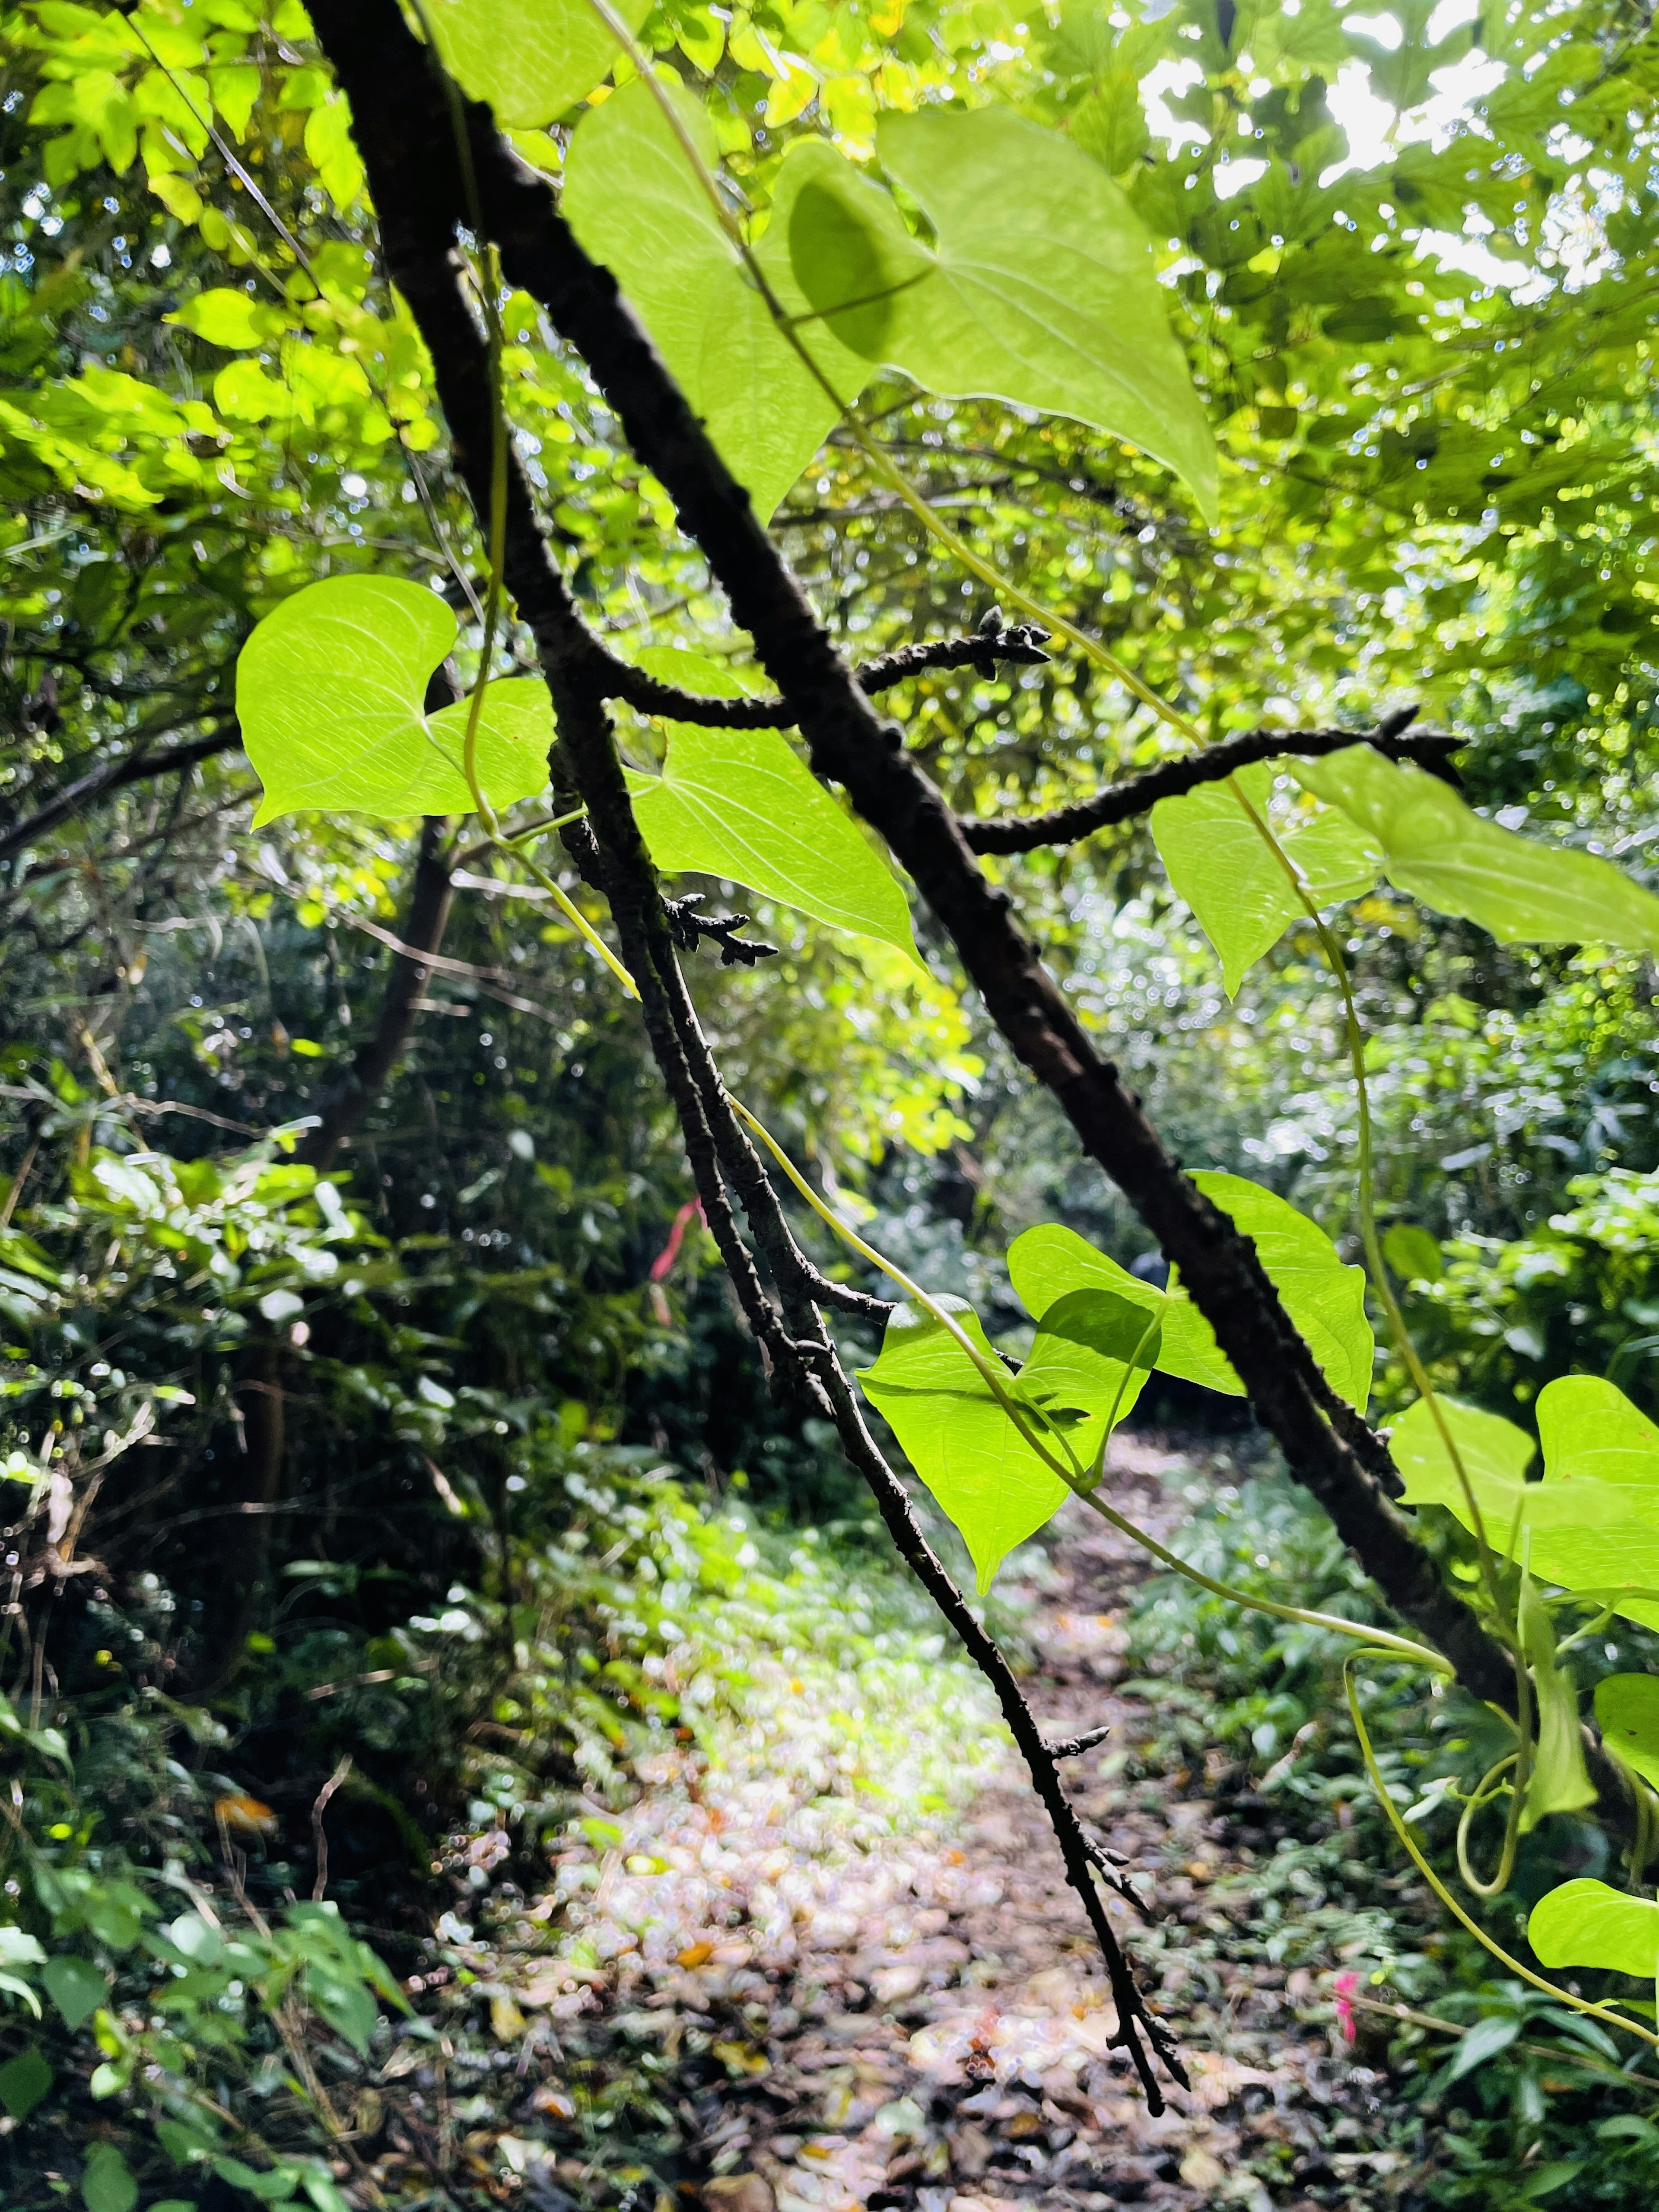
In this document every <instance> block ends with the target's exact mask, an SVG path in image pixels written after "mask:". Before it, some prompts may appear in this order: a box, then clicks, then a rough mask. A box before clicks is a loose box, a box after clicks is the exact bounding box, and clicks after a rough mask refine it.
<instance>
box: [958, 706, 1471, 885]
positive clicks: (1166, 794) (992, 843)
mask: <svg viewBox="0 0 1659 2212" xmlns="http://www.w3.org/2000/svg"><path fill="white" fill-rule="evenodd" d="M1407 720H1409V717H1407ZM1404 729H1405V723H1404V722H1403V721H1401V720H1399V719H1398V718H1395V719H1393V720H1389V721H1385V722H1383V723H1382V724H1380V725H1379V726H1377V727H1376V728H1375V729H1371V730H1246V731H1244V732H1243V733H1242V734H1241V735H1240V736H1238V737H1236V738H1224V739H1223V741H1222V742H1221V744H1216V745H1209V746H1206V749H1205V750H1204V751H1202V752H1201V753H1188V754H1187V755H1185V756H1184V757H1182V759H1179V760H1168V761H1159V762H1158V765H1157V766H1156V767H1155V768H1149V769H1145V770H1143V772H1142V773H1141V774H1140V775H1132V776H1126V777H1125V779H1124V780H1123V781H1122V782H1121V783H1114V784H1109V785H1108V786H1107V787H1106V789H1105V790H1104V791H1101V792H1097V793H1096V794H1095V796H1094V797H1093V798H1092V799H1082V800H1079V803H1078V804H1077V805H1075V806H1058V807H1056V808H1055V809H1054V811H1053V812H1052V813H1050V814H1030V815H1026V816H1024V817H1007V816H999V817H996V818H995V819H994V820H991V821H983V822H981V821H974V820H972V819H970V818H969V817H967V816H963V817H961V819H962V833H963V837H964V838H965V839H966V840H967V842H968V844H969V847H970V848H972V850H973V851H975V853H1030V852H1034V851H1035V850H1036V848H1037V847H1038V846H1040V845H1071V844H1074V843H1075V842H1077V840H1078V839H1079V837H1088V836H1092V835H1093V834H1094V832H1095V831H1096V830H1097V829H1109V828H1110V827H1111V826H1112V824H1113V823H1118V822H1132V821H1133V820H1134V819H1135V817H1137V816H1138V815H1142V814H1146V813H1147V812H1149V811H1150V810H1151V809H1152V807H1154V806H1156V805H1157V804H1158V800H1159V799H1180V798H1182V797H1183V796H1184V795H1185V794H1186V793H1188V792H1189V791H1196V790H1198V789H1199V788H1200V786H1201V785H1203V784H1206V783H1221V782H1224V781H1225V780H1226V778H1227V777H1228V776H1230V775H1237V773H1238V771H1239V769H1242V768H1249V766H1250V765H1251V764H1252V763H1254V762H1256V761H1266V760H1286V759H1293V760H1322V759H1323V758H1324V757H1325V756H1326V755H1327V754H1328V753H1335V752H1341V751H1343V750H1346V747H1348V746H1349V745H1374V746H1375V747H1376V750H1377V751H1378V752H1380V753H1382V754H1383V755H1384V757H1386V758H1388V759H1389V760H1395V761H1414V762H1415V763H1417V765H1418V766H1419V768H1425V769H1428V771H1429V773H1430V774H1431V775H1437V776H1439V777H1441V778H1442V779H1443V781H1446V782H1448V783H1455V781H1457V779H1456V776H1455V774H1454V772H1453V770H1452V768H1451V765H1450V757H1451V755H1452V754H1453V753H1454V752H1455V751H1457V750H1458V749H1459V747H1460V746H1462V744H1464V743H1465V740H1464V739H1463V738H1459V737H1455V736H1453V735H1451V734H1450V733H1449V732H1445V731H1442V730H1414V731H1413V732H1411V733H1410V734H1409V735H1405V734H1402V732H1404Z"/></svg>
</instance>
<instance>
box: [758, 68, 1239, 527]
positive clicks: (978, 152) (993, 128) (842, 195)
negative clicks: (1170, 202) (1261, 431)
mask: <svg viewBox="0 0 1659 2212" xmlns="http://www.w3.org/2000/svg"><path fill="white" fill-rule="evenodd" d="M876 155H877V159H878V161H879V162H880V164H881V166H882V167H883V168H884V170H885V171H886V173H887V174H888V175H889V176H890V177H891V178H892V179H893V180H894V182H895V183H896V185H899V186H901V187H902V189H903V190H904V191H906V192H908V194H909V196H910V197H911V198H912V199H914V201H915V204H917V206H919V207H920V208H921V211H922V213H923V214H924V215H925V216H927V220H928V222H929V224H930V225H931V227H932V229H933V239H934V246H933V252H931V253H930V252H925V251H924V250H922V249H921V248H919V247H918V246H915V244H913V243H910V242H909V241H907V240H904V238H903V235H902V232H900V231H899V230H898V229H897V228H896V224H895V223H894V222H893V220H892V218H891V216H885V217H873V218H872V212H871V210H872V202H871V200H870V199H869V197H868V196H866V194H864V193H862V192H855V191H851V190H849V189H848V188H847V187H845V186H844V185H843V186H839V187H838V186H837V185H835V184H833V183H830V182H829V181H828V180H827V179H824V177H823V168H824V166H825V165H824V164H823V162H822V161H819V162H817V163H816V164H815V174H814V177H813V180H812V185H811V189H810V190H808V189H803V190H802V191H800V192H799V193H798V196H797V197H796V198H795V200H794V202H793V206H792V208H791V210H790V211H789V215H788V223H789V232H788V236H789V250H790V258H791V260H792V263H793V268H794V273H795V280H796V283H798V284H799V287H800V289H801V291H802V292H803V293H804V294H805V297H806V298H807V299H808V300H809V301H811V306H812V309H813V312H814V313H816V314H817V315H820V316H822V317H823V319H824V321H825V322H826V323H827V325H828V326H829V329H830V331H832V332H833V333H834V335H835V336H836V337H837V338H838V339H839V340H841V342H842V343H843V344H844V345H846V346H847V347H848V348H849V349H851V350H852V351H854V352H856V353H860V354H862V355H863V356H865V357H866V359H867V360H868V361H869V362H871V363H872V365H874V364H876V363H883V362H885V363H890V364H891V365H892V366H893V367H895V368H899V369H902V371H903V372H904V373H905V374H907V375H908V376H909V377H911V378H912V379H913V380H915V382H916V383H917V384H919V385H920V386H921V388H922V389H923V391H925V392H939V393H942V394H945V396H947V397H951V398H987V399H1001V400H1005V401H1006V402H1008V403H1010V404H1013V405H1016V406H1024V407H1033V408H1036V410H1038V411H1039V412H1041V413H1044V414H1050V415H1067V416H1073V418H1074V419H1075V420H1076V421H1078V422H1083V423H1086V424H1088V425H1089V426H1090V427H1091V428H1094V429H1097V430H1102V431H1106V432H1108V433H1109V434H1111V435H1114V436H1116V437H1120V438H1122V439H1124V440H1125V441H1127V442H1128V443H1129V444H1131V445H1135V446H1139V447H1141V448H1142V449H1143V450H1144V451H1145V452H1146V453H1150V454H1152V456H1153V457H1154V458H1155V459H1158V460H1161V461H1163V462H1164V463H1165V464H1167V465H1169V466H1170V468H1172V469H1173V470H1175V471H1176V473H1177V474H1178V475H1180V476H1182V477H1185V479H1186V480H1187V482H1188V483H1189V484H1190V485H1191V487H1192V489H1193V491H1194V495H1195V496H1196V499H1197V501H1198V505H1199V508H1200V513H1203V514H1204V515H1205V516H1206V520H1207V519H1212V517H1213V515H1214V513H1215V511H1216V502H1217V492H1216V464H1215V448H1214V442H1213V440H1212V436H1211V434H1210V428H1209V425H1208V423H1207V422H1206V420H1205V418H1204V415H1203V412H1202V410H1200V407H1199V405H1198V403H1197V401H1196V399H1195V398H1194V397H1193V394H1192V392H1191V387H1190V385H1189V383H1188V375H1187V371H1186V365H1185V363H1184V362H1183V361H1182V356H1181V353H1180V350H1179V349H1178V348H1177V347H1176V344H1175V343H1174V342H1173V340H1172V339H1171V338H1170V335H1169V331H1168V326H1167V324H1166V321H1165V313H1164V301H1163V299H1162V297H1161V295H1160V294H1159V290H1158V285H1157V283H1156V282H1155V281H1154V278H1153V275H1152V264H1151V259H1150V256H1149V254H1148V252H1147V240H1146V234H1145V232H1144V231H1143V230H1142V228H1141V227H1140V224H1139V222H1138V221H1137V220H1136V218H1135V216H1134V215H1133V212H1132V211H1131V209H1130V206H1129V204H1128V202H1127V199H1126V198H1125V197H1124V196H1123V194H1122V193H1121V191H1119V190H1118V188H1117V187H1116V185H1114V184H1112V183H1111V182H1110V181H1109V179H1107V178H1105V177H1103V175H1102V174H1101V173H1100V171H1099V169H1098V168H1097V166H1096V165H1095V164H1094V163H1093V162H1092V161H1089V160H1088V159H1087V157H1086V156H1085V155H1079V153H1078V152H1077V151H1076V150H1075V149H1073V147H1071V146H1070V145H1068V144H1067V143H1066V140H1065V139H1064V138H1062V137H1058V136H1057V135H1056V134H1055V133H1054V132H1052V131H1043V130H1040V129H1038V128H1037V127H1036V125H1033V124H1031V123H1030V122H1028V121H1027V120H1026V119H1025V118H1023V117H1021V116H1018V115H1014V114H1011V113H1009V112H1006V110H999V109H997V108H994V107H993V108H986V109H981V110H980V111H978V112H974V113H970V114H946V113H942V112H926V111H924V112H920V113H916V114H910V115H904V114H891V113H889V114H885V115H884V116H883V117H882V118H881V119H880V121H879V123H878V126H877V131H876ZM847 309H850V312H837V311H838V310H847ZM808 343H809V345H810V343H811V337H810V336H809V338H808Z"/></svg>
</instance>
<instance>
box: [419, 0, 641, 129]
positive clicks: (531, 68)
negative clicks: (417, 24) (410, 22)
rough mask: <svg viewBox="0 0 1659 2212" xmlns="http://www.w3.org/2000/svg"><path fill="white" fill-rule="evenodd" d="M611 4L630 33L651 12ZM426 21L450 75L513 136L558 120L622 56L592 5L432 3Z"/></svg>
mask: <svg viewBox="0 0 1659 2212" xmlns="http://www.w3.org/2000/svg"><path fill="white" fill-rule="evenodd" d="M612 4H613V5H614V7H615V9H616V12H617V15H621V16H622V17H623V19H624V20H625V21H626V22H627V25H628V27H629V30H630V31H637V30H638V29H639V27H640V25H641V23H642V22H643V21H645V19H646V16H647V15H648V14H649V12H650V0H612ZM423 20H424V21H428V22H429V23H430V24H431V26H432V35H433V37H434V38H435V40H436V41H437V46H438V52H440V54H441V55H442V57H443V62H444V67H445V68H446V69H447V70H448V71H449V73H450V75H451V76H453V77H454V78H455V79H456V81H457V82H458V83H459V84H461V85H463V86H465V88H466V90H467V91H468V92H470V93H471V94H472V97H473V98H474V99H475V100H488V101H489V105H490V106H491V107H492V108H493V109H494V110H495V120H496V121H497V122H498V123H501V124H505V125H507V128H508V129H509V130H520V131H531V130H536V129H538V128H539V126H540V125H543V124H545V123H554V122H556V121H557V120H558V118H559V117H560V116H562V115H563V114H565V113H566V112H568V110H569V109H571V108H573V107H574V106H575V105H576V102H577V101H578V100H586V97H587V95H588V94H589V93H590V92H592V89H593V88H594V86H595V85H596V84H602V83H603V82H604V81H605V78H606V77H608V76H610V74H611V70H613V69H614V68H615V66H616V64H617V61H618V59H619V58H620V57H621V53H622V49H621V47H620V46H618V45H617V41H616V40H615V39H614V38H613V37H612V36H611V33H610V32H609V31H608V30H607V29H606V27H605V23H604V21H602V20H601V18H600V17H599V15H597V14H596V13H595V12H594V10H593V9H592V8H591V7H589V5H588V4H587V0H427V4H426V9H425V12H424V17H423Z"/></svg>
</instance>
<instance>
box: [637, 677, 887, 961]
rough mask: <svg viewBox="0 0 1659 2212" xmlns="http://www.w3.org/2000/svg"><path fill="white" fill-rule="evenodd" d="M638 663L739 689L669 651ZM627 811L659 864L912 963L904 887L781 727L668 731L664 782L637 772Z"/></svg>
mask: <svg viewBox="0 0 1659 2212" xmlns="http://www.w3.org/2000/svg"><path fill="white" fill-rule="evenodd" d="M640 660H641V665H642V666H644V667H646V668H647V669H648V670H649V671H650V672H651V673H652V674H653V675H656V676H659V677H661V678H664V680H665V681H666V682H669V683H672V684H678V685H679V686H680V687H681V688H682V689H684V690H690V691H693V692H696V693H700V694H702V696H706V697H714V698H718V697H720V696H727V697H730V696H733V695H734V694H735V693H736V692H737V691H738V685H737V684H735V683H734V682H733V681H732V678H731V677H730V676H729V674H728V673H727V672H726V671H725V670H723V669H721V668H720V667H719V666H718V665H716V664H715V663H714V662H713V661H709V660H705V659H702V656H701V655H699V654H696V653H681V652H677V651H675V650H674V649H672V648H671V647H669V648H660V649H653V650H652V651H650V652H647V653H641V656H640ZM629 782H630V786H631V787H632V790H633V793H634V811H635V814H636V816H637V817H638V819H639V824H640V829H641V835H642V836H644V838H645V842H646V844H647V848H649V851H650V854H651V857H652V859H653V860H654V861H655V862H656V864H657V866H659V868H665V869H668V870H671V871H680V870H695V871H696V872H697V873H699V874H702V875H709V876H725V877H729V878H731V880H732V882H734V883H739V884H747V885H748V886H749V888H750V890H757V891H761V892H763V893H764V894H765V895H766V896H768V897H769V898H776V899H781V900H782V901H783V902H784V903H785V904H786V905H787V906H793V907H798V908H799V909H800V911H801V912H802V913H803V914H810V915H812V916H813V918H814V919H815V920H816V921H824V922H828V923H829V926H830V927H831V928H834V929H849V930H853V931H855V932H856V933H858V934H859V935H860V936H864V937H874V938H879V939H882V940H883V941H884V943H886V944H889V945H896V946H897V947H898V949H899V951H901V952H904V953H907V954H908V956H909V957H910V958H911V959H913V960H915V961H917V962H918V963H920V960H921V955H920V954H919V953H918V952H917V951H916V945H915V938H914V936H913V935H912V934H911V930H910V908H909V905H908V902H907V901H906V898H905V896H904V892H903V890H902V887H901V886H900V884H899V883H898V880H897V878H896V877H895V876H894V874H893V872H892V871H891V869H890V868H889V867H888V866H887V864H886V862H885V861H884V860H883V859H882V857H881V855H880V854H879V853H878V852H877V851H876V849H875V848H874V847H873V846H872V845H871V843H870V842H869V841H868V840H867V839H866V836H864V834H863V832H862V831H861V830H860V829H859V827H858V825H857V824H856V823H854V821H853V820H852V819H851V818H850V817H849V816H848V814H847V813H846V812H845V811H843V809H842V807H841V806H840V805H837V803H836V800H835V799H832V798H831V797H830V795H829V793H828V792H827V791H825V790H824V788H823V786H822V784H820V783H819V782H818V781H817V778H816V777H815V776H814V775H813V774H812V772H811V769H809V768H808V767H807V766H806V763H805V762H804V761H803V760H801V759H800V758H799V756H798V755H797V754H796V752H795V750H794V749H793V746H792V745H791V744H790V743H789V741H788V739H787V738H786V737H784V735H783V734H782V732H781V731H778V730H719V729H705V728H703V727H702V726H700V725H698V724H696V723H694V722H672V723H671V724H670V725H669V726H668V757H667V761H666V763H665V766H664V769H663V773H662V775H660V776H657V777H652V776H644V775H633V776H630V778H629Z"/></svg>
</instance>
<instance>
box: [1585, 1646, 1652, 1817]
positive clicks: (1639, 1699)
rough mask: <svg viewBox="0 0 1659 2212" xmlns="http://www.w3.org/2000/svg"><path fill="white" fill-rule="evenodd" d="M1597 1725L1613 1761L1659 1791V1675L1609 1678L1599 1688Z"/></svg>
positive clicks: (1601, 1682)
mask: <svg viewBox="0 0 1659 2212" xmlns="http://www.w3.org/2000/svg"><path fill="white" fill-rule="evenodd" d="M1595 1724H1596V1726H1597V1728H1599V1729H1601V1741H1602V1742H1603V1743H1604V1744H1605V1745H1606V1746H1607V1749H1608V1750H1609V1751H1610V1752H1611V1753H1613V1757H1614V1758H1615V1759H1620V1760H1621V1761H1622V1762H1623V1763H1624V1765H1626V1766H1628V1767H1629V1768H1630V1770H1631V1771H1632V1773H1633V1774H1639V1775H1640V1776H1641V1778H1642V1779H1643V1780H1644V1782H1647V1783H1650V1784H1652V1785H1653V1787H1654V1788H1655V1789H1656V1790H1659V1675H1656V1674H1608V1675H1607V1676H1606V1677H1605V1678H1604V1679H1603V1680H1601V1681H1600V1682H1598V1683H1597V1684H1596V1686H1595Z"/></svg>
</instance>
